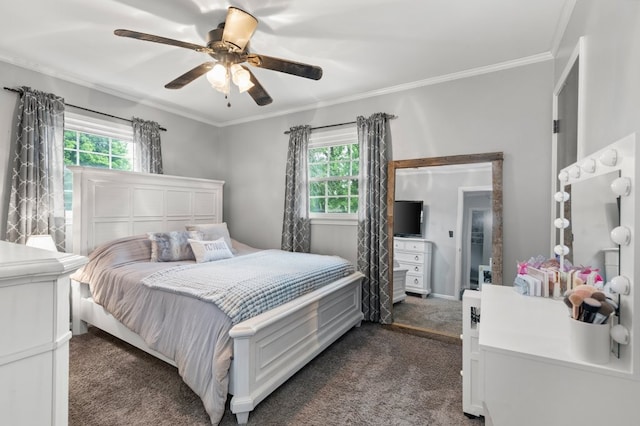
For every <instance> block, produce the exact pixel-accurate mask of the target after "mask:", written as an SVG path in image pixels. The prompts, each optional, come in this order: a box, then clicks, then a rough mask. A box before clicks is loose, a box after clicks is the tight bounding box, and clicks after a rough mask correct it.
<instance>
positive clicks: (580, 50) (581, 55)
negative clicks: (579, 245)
mask: <svg viewBox="0 0 640 426" xmlns="http://www.w3.org/2000/svg"><path fill="white" fill-rule="evenodd" d="M585 50H586V48H585V38H584V36H582V37H580V38H579V39H578V43H577V44H576V46H575V48H574V49H573V51H572V52H571V55H570V56H569V59H568V61H567V64H566V65H565V67H564V69H563V70H562V73H561V74H560V77H559V78H558V81H557V83H556V85H555V87H554V89H553V106H552V117H553V118H552V119H553V120H554V121H555V120H557V119H558V114H559V113H560V112H559V110H558V109H559V108H558V98H559V97H560V93H561V92H562V89H563V88H564V86H565V83H566V81H567V78H568V77H569V74H570V73H571V70H572V69H573V67H574V65H577V66H578V114H577V115H578V126H577V127H578V128H577V129H576V131H577V151H576V152H577V154H576V157H577V160H580V159H581V158H582V157H583V156H584V133H585V131H584V126H585V119H584V117H585V81H586V78H585V68H586V67H585ZM557 168H558V134H557V133H555V132H554V131H553V130H552V132H551V174H552V176H551V194H555V193H556V192H557V191H558V188H559V186H558V185H559V182H558V173H559V172H560V170H557ZM556 204H557V203H555V202H552V203H551V210H550V213H551V223H553V221H554V220H555V219H556ZM550 228H551V229H550V232H551V238H550V239H549V243H550V247H549V250H550V251H549V252H550V253H553V247H554V246H555V245H556V229H555V227H553V226H552V227H550Z"/></svg>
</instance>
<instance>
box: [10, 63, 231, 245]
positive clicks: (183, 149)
mask: <svg viewBox="0 0 640 426" xmlns="http://www.w3.org/2000/svg"><path fill="white" fill-rule="evenodd" d="M0 75H1V76H2V85H3V86H5V87H11V88H16V87H20V86H30V87H31V88H33V89H36V90H41V91H44V92H50V93H55V94H56V95H58V96H62V97H63V98H65V101H66V102H67V103H70V104H73V105H78V106H81V107H85V108H89V109H93V110H97V111H100V112H104V113H108V114H111V115H115V116H118V117H123V118H131V117H132V116H136V117H140V118H143V119H145V120H154V121H157V122H159V123H160V125H161V126H163V127H165V128H166V129H167V131H166V132H162V136H161V138H162V157H163V163H164V172H165V174H171V175H178V176H189V177H201V178H215V179H224V178H225V167H226V164H227V163H226V162H225V159H224V158H223V157H221V156H220V155H219V153H218V152H219V149H218V145H219V136H218V133H219V130H218V128H216V127H214V126H211V125H208V124H204V123H202V122H198V121H195V120H190V119H188V118H184V117H180V116H177V115H175V114H171V113H168V112H166V111H163V110H160V109H156V108H151V107H148V106H145V105H142V104H139V103H136V102H133V101H129V100H126V99H122V98H119V97H116V96H112V95H108V94H106V93H104V92H100V91H97V90H93V89H90V88H88V87H85V86H80V85H78V84H74V83H70V82H67V81H64V80H60V79H57V78H54V77H51V76H48V75H44V74H40V73H37V72H33V71H29V70H26V69H24V68H21V67H17V66H14V65H10V64H7V63H4V62H0ZM18 99H19V96H18V95H17V94H16V93H13V92H9V91H6V90H0V201H1V202H0V239H4V237H5V233H6V218H7V211H6V206H7V204H8V197H9V194H10V185H11V181H10V173H11V167H12V158H9V152H10V146H11V144H12V143H13V140H14V139H15V136H14V135H13V134H12V132H13V131H14V128H15V116H16V106H17V105H18ZM69 111H74V112H78V113H81V112H82V111H78V110H77V109H73V108H69ZM100 118H104V119H107V120H108V118H105V117H103V116H100ZM116 121H117V122H119V123H122V121H120V120H116Z"/></svg>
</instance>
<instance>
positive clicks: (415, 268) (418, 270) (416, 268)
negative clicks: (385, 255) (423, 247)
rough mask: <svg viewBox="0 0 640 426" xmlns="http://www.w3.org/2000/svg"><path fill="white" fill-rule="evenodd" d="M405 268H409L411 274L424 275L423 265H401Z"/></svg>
mask: <svg viewBox="0 0 640 426" xmlns="http://www.w3.org/2000/svg"><path fill="white" fill-rule="evenodd" d="M400 265H401V266H402V267H403V268H407V269H408V272H407V273H409V274H420V275H422V274H423V273H424V264H422V263H411V264H410V263H401V264H400Z"/></svg>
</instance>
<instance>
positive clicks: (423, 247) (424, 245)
mask: <svg viewBox="0 0 640 426" xmlns="http://www.w3.org/2000/svg"><path fill="white" fill-rule="evenodd" d="M404 249H405V250H411V251H419V252H422V253H424V252H429V251H431V243H429V242H426V241H404Z"/></svg>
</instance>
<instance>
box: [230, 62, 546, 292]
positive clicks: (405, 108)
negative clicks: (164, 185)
mask: <svg viewBox="0 0 640 426" xmlns="http://www.w3.org/2000/svg"><path fill="white" fill-rule="evenodd" d="M552 65H553V63H552V61H546V62H542V63H537V64H533V65H528V66H523V67H519V68H514V69H510V70H504V71H499V72H494V73H490V74H485V75H480V76H475V77H470V78H466V79H461V80H455V81H450V82H446V83H442V84H437V85H432V86H425V87H422V88H418V89H413V90H410V91H406V92H398V93H393V94H388V95H382V96H378V97H374V98H368V99H363V100H359V101H354V102H349V103H344V104H339V105H333V106H328V107H325V108H318V109H314V110H310V111H304V112H299V113H296V114H291V115H287V116H282V117H276V118H272V119H265V120H261V121H256V122H252V123H246V124H239V125H236V126H229V127H225V128H222V129H221V139H222V140H224V141H225V143H226V144H227V146H226V150H227V151H226V152H225V155H226V156H227V158H228V160H229V162H230V163H231V164H235V165H236V166H234V167H233V168H232V169H231V170H229V174H228V176H229V178H228V181H229V188H228V189H229V196H228V197H227V199H226V205H225V215H226V217H228V218H230V229H231V233H232V235H233V236H234V237H236V238H238V239H240V240H241V241H244V242H246V243H249V244H252V245H255V246H257V247H262V248H275V247H279V246H280V233H281V228H282V212H283V204H284V181H285V176H284V173H285V163H286V153H287V142H288V138H287V136H286V135H284V134H283V132H284V131H285V130H287V129H289V127H291V126H294V125H299V124H311V125H315V126H318V125H325V124H332V123H341V122H345V121H351V120H354V119H355V118H356V116H358V115H363V116H368V115H370V114H372V113H374V112H378V111H384V112H388V113H391V114H396V115H397V116H398V118H397V119H395V120H392V121H391V132H392V138H393V158H394V159H396V160H399V159H409V158H420V157H434V156H444V155H455V154H471V153H482V152H494V151H502V152H504V158H505V160H504V265H505V269H504V277H505V278H504V281H505V283H507V284H510V283H511V282H512V281H513V278H514V277H515V272H516V261H517V260H524V259H528V258H529V257H531V256H532V255H536V254H543V255H545V254H547V253H548V252H549V246H550V241H549V229H550V228H549V227H550V226H551V221H550V217H549V214H548V212H549V211H550V208H551V206H550V202H551V201H550V200H551V194H550V180H549V179H550V178H551V177H550V175H551V164H550V163H551V147H550V140H551V133H550V129H551V127H550V126H551V124H550V123H551V93H552V90H553V84H552V82H553V68H552ZM274 102H277V98H276V100H275V101H274ZM347 229H352V230H351V231H347ZM317 235H321V238H318V237H317ZM355 236H356V232H355V226H351V227H349V226H327V225H317V226H314V227H313V229H312V250H313V251H316V252H324V253H329V252H337V251H338V250H340V251H341V252H342V253H349V255H348V256H346V257H348V258H351V259H353V258H355V253H356V238H355Z"/></svg>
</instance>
